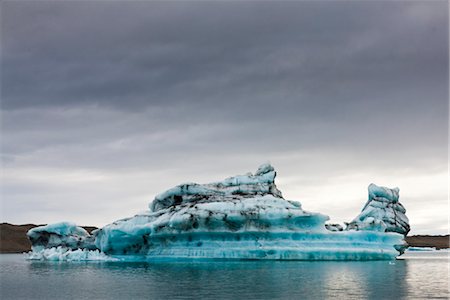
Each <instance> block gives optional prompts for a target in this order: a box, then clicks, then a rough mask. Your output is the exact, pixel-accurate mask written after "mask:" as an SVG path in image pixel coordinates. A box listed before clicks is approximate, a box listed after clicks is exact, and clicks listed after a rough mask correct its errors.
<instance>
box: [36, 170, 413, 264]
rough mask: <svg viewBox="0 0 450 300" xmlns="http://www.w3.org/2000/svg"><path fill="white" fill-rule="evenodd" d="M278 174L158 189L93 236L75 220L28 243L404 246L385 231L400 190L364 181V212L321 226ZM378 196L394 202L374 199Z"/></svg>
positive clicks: (145, 252) (329, 248)
mask: <svg viewBox="0 0 450 300" xmlns="http://www.w3.org/2000/svg"><path fill="white" fill-rule="evenodd" d="M275 177H276V172H275V170H274V168H273V167H272V166H271V165H270V164H265V165H262V166H260V167H259V168H258V170H257V171H256V173H255V174H254V175H253V174H251V173H249V174H246V175H238V176H234V177H230V178H227V179H225V180H223V181H220V182H213V183H208V184H196V183H188V184H182V185H178V186H176V187H174V188H171V189H169V190H167V191H166V192H164V193H161V194H159V195H158V196H156V197H155V199H154V201H153V202H152V203H151V204H150V205H149V207H150V210H149V211H147V212H145V213H142V214H139V215H136V216H134V217H131V218H126V219H122V220H118V221H115V222H113V223H111V224H109V225H106V226H104V227H103V228H101V229H99V230H96V231H94V232H93V233H92V236H90V235H88V234H87V232H85V231H84V229H82V228H80V227H77V226H76V225H75V224H72V223H59V224H54V225H49V226H44V227H39V228H35V229H32V230H30V232H29V233H28V235H29V237H30V240H31V241H32V243H33V250H35V249H36V251H38V250H39V251H40V252H39V253H40V254H36V255H35V256H36V257H38V258H39V257H41V258H42V259H48V258H49V257H50V258H52V259H58V258H59V259H65V258H67V257H75V258H80V257H81V258H84V257H86V258H89V257H92V256H89V255H90V253H91V252H92V251H91V252H76V251H77V250H76V249H78V248H80V249H82V250H80V251H85V250H99V251H100V253H102V254H107V255H109V256H112V257H115V258H120V259H125V260H136V259H174V258H222V259H298V260H372V259H393V258H395V257H396V256H397V255H398V254H399V252H401V251H402V250H403V248H404V247H405V243H404V240H403V235H401V234H399V233H397V232H398V231H394V230H388V228H390V227H388V225H389V226H391V225H392V224H391V223H389V222H388V221H389V220H391V219H389V218H388V217H389V215H388V214H387V213H385V211H388V210H389V209H391V207H394V208H396V209H397V210H398V209H400V206H399V205H400V204H399V203H398V189H397V190H395V189H394V190H384V188H379V187H376V186H374V187H372V188H370V187H369V195H370V196H369V201H368V203H367V204H366V205H365V207H364V209H363V212H362V213H361V215H363V213H365V214H364V216H363V217H361V218H360V219H358V221H357V222H356V223H355V226H354V227H352V228H347V230H343V229H342V227H341V226H340V225H338V224H327V225H325V222H326V221H328V220H329V217H328V216H326V215H322V214H319V213H313V212H308V211H305V210H303V209H302V207H301V205H300V203H299V202H295V201H289V200H286V199H284V198H283V197H282V194H281V192H280V191H279V190H278V189H277V187H276V185H275V182H274V179H275ZM380 199H382V201H381V200H380ZM380 201H381V202H383V201H384V202H388V203H392V205H387V204H386V205H385V206H383V207H378V206H374V205H379V204H378V203H376V204H374V203H375V202H380ZM394 201H395V202H394ZM384 202H383V203H384ZM401 207H402V206H401ZM375 209H376V210H379V212H378V213H375V211H376V210H375ZM352 223H354V222H352ZM352 223H351V224H352ZM387 224H388V225H387ZM396 224H397V223H396ZM356 225H357V226H356ZM352 226H353V225H352ZM349 227H351V226H349ZM327 229H328V230H327ZM385 231H392V232H385ZM35 246H39V249H37V248H36V247H35ZM58 246H60V248H54V247H58ZM52 247H53V248H52ZM43 248H45V249H43ZM48 248H51V249H53V250H51V251H50V250H48ZM58 249H59V250H58ZM46 250H48V251H46ZM93 257H96V256H95V255H94V256H93Z"/></svg>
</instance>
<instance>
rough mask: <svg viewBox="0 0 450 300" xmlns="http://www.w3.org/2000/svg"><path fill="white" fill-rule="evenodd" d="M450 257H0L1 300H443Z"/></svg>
mask: <svg viewBox="0 0 450 300" xmlns="http://www.w3.org/2000/svg"><path fill="white" fill-rule="evenodd" d="M448 254H449V252H410V253H409V254H407V255H405V256H404V259H402V260H396V261H391V262H389V261H375V262H300V261H241V262H239V261H233V262H224V261H200V262H198V261H197V262H192V261H184V262H157V263H155V262H136V263H129V262H128V263H120V262H31V261H27V260H25V258H24V256H23V255H22V254H2V255H0V267H1V271H0V274H1V278H0V279H1V284H0V298H1V299H2V300H6V299H167V300H168V299H449V257H448Z"/></svg>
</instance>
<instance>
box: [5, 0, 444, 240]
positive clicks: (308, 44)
mask: <svg viewBox="0 0 450 300" xmlns="http://www.w3.org/2000/svg"><path fill="white" fill-rule="evenodd" d="M0 8H1V24H0V25H1V40H0V41H1V66H2V67H1V71H2V73H1V115H0V116H1V153H2V174H1V175H2V181H1V184H2V187H1V197H2V198H1V220H0V221H1V222H10V223H14V224H23V223H38V224H44V223H52V222H58V221H63V220H68V221H73V222H75V223H77V224H80V225H95V226H103V225H106V224H108V223H110V222H112V221H114V220H117V219H120V218H123V217H128V216H133V215H134V214H136V213H139V212H141V211H143V210H146V209H147V207H148V203H150V202H151V201H152V200H153V198H154V197H155V195H157V194H158V193H161V192H163V191H164V190H166V189H168V188H171V187H173V186H175V185H177V184H180V183H184V182H198V183H207V182H211V181H218V180H221V179H223V178H226V177H229V176H232V175H236V174H245V173H247V172H249V171H250V172H255V171H256V169H257V167H258V166H259V165H260V164H262V163H265V162H270V163H271V164H272V165H273V166H274V167H275V169H276V170H277V178H276V184H277V186H278V188H279V189H280V190H281V191H282V192H283V196H284V197H285V198H286V199H290V200H295V201H299V202H301V203H302V206H303V208H304V209H305V210H308V211H315V212H321V213H323V214H327V215H329V216H330V219H331V222H338V223H342V222H344V221H346V222H348V221H351V220H352V219H353V218H354V217H355V216H356V215H357V214H358V213H359V212H360V210H361V209H362V206H363V205H364V204H365V202H366V200H367V186H368V185H369V184H370V183H372V182H373V183H375V184H378V185H382V186H387V187H396V186H398V187H399V188H400V201H401V203H402V204H403V205H404V206H405V207H406V209H407V216H408V217H409V219H410V224H411V228H412V230H411V234H426V233H428V234H445V233H447V232H448V231H449V223H448V218H449V216H448V211H449V202H448V180H449V178H448V128H449V127H448V125H449V122H448V119H449V104H448V99H449V39H448V37H449V26H448V24H449V8H448V1H391V2H389V1H359V2H356V1H278V2H272V1H263V2H259V1H247V2H243V1H170V2H159V1H92V2H87V1H60V2H58V1H48V2H47V1H2V3H1V7H0Z"/></svg>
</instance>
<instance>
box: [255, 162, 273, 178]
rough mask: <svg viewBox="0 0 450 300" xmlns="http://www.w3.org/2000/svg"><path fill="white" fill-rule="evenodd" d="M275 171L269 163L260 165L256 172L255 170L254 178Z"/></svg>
mask: <svg viewBox="0 0 450 300" xmlns="http://www.w3.org/2000/svg"><path fill="white" fill-rule="evenodd" d="M272 171H275V169H274V168H273V167H272V165H271V164H270V163H265V164H262V165H260V166H259V167H258V170H256V173H255V176H260V175H263V174H266V173H269V172H272Z"/></svg>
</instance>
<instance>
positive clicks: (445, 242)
mask: <svg viewBox="0 0 450 300" xmlns="http://www.w3.org/2000/svg"><path fill="white" fill-rule="evenodd" d="M37 226H42V225H34V224H25V225H13V224H9V223H1V224H0V253H22V252H27V251H30V250H31V243H30V241H29V240H28V238H27V231H28V230H30V229H31V228H33V227H37ZM83 228H84V229H86V230H87V231H88V232H89V233H91V232H92V231H93V230H94V229H97V227H93V226H83ZM449 239H450V236H449V235H413V236H407V237H406V242H407V243H408V244H409V245H410V246H411V247H435V248H436V249H444V248H450V245H449Z"/></svg>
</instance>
